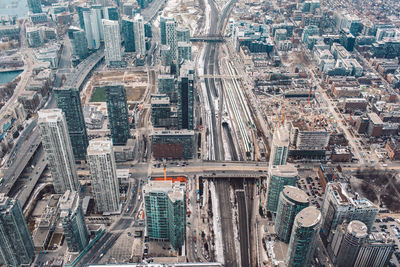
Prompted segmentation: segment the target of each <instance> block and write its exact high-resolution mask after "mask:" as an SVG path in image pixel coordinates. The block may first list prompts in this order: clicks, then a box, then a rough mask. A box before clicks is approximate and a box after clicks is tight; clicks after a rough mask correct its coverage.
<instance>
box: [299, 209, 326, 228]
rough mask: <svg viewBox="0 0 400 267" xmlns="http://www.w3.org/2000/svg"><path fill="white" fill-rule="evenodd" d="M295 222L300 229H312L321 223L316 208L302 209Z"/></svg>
mask: <svg viewBox="0 0 400 267" xmlns="http://www.w3.org/2000/svg"><path fill="white" fill-rule="evenodd" d="M295 220H296V221H297V223H299V224H300V225H301V227H313V226H316V225H317V224H318V223H319V222H320V221H321V212H320V211H319V210H318V209H317V208H316V207H314V206H310V207H307V208H305V209H302V210H301V211H300V212H299V213H298V214H297V215H296V219H295Z"/></svg>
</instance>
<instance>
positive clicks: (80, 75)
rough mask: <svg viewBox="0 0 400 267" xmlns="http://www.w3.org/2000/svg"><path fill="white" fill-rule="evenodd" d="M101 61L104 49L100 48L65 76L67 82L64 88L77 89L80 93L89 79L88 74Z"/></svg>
mask: <svg viewBox="0 0 400 267" xmlns="http://www.w3.org/2000/svg"><path fill="white" fill-rule="evenodd" d="M103 59H104V47H101V48H99V49H98V50H97V51H96V52H95V53H93V54H91V55H90V56H89V57H88V58H86V59H85V60H84V61H82V62H81V63H79V64H78V66H77V67H76V68H75V69H74V70H73V71H72V72H71V73H70V74H69V75H67V80H66V82H65V84H64V86H65V87H72V88H77V89H79V91H81V90H82V86H83V85H84V84H85V81H86V80H87V79H88V78H89V77H90V75H89V74H90V73H91V72H92V71H93V70H94V69H95V68H96V67H97V66H98V65H99V64H100V63H101V62H102V60H103Z"/></svg>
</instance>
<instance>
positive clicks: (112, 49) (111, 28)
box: [102, 19, 122, 66]
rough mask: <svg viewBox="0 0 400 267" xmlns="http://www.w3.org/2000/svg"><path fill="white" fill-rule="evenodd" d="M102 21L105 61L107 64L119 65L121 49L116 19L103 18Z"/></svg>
mask: <svg viewBox="0 0 400 267" xmlns="http://www.w3.org/2000/svg"><path fill="white" fill-rule="evenodd" d="M102 23H103V32H104V55H105V59H106V63H107V65H109V66H110V65H111V66H119V65H121V62H122V49H121V35H120V32H119V24H118V21H114V20H106V19H103V20H102Z"/></svg>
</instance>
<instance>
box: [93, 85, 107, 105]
mask: <svg viewBox="0 0 400 267" xmlns="http://www.w3.org/2000/svg"><path fill="white" fill-rule="evenodd" d="M90 102H106V94H105V92H104V87H96V88H94V91H93V94H92V97H91V98H90Z"/></svg>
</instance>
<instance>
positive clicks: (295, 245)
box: [286, 206, 321, 267]
mask: <svg viewBox="0 0 400 267" xmlns="http://www.w3.org/2000/svg"><path fill="white" fill-rule="evenodd" d="M320 225H321V212H320V211H319V210H317V208H315V207H313V206H311V207H307V208H305V209H303V210H301V211H300V212H299V213H298V214H297V216H296V218H295V220H294V224H293V230H292V234H291V236H290V242H289V248H288V253H287V258H286V265H287V266H288V267H305V266H309V264H310V263H311V260H312V258H313V254H314V249H315V242H316V239H317V234H318V231H319V228H320Z"/></svg>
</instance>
